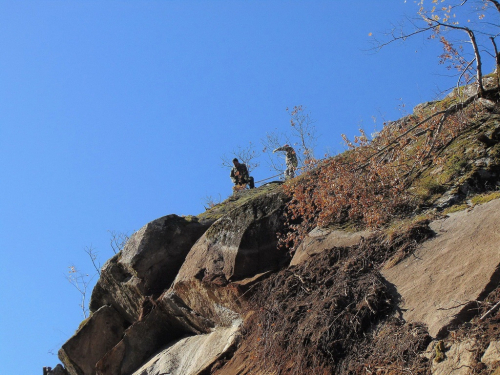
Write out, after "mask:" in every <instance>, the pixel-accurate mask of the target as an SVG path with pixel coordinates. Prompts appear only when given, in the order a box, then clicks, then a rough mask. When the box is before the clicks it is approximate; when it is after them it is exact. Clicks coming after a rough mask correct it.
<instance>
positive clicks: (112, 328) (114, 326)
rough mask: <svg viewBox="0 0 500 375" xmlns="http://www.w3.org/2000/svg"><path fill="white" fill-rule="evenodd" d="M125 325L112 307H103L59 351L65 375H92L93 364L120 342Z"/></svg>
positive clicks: (93, 371) (93, 372)
mask: <svg viewBox="0 0 500 375" xmlns="http://www.w3.org/2000/svg"><path fill="white" fill-rule="evenodd" d="M127 325H128V324H127V322H126V320H125V319H124V318H123V317H122V316H121V315H120V314H119V313H118V312H117V311H116V310H115V309H114V308H113V307H110V306H103V307H101V308H100V309H99V310H97V311H96V312H95V313H93V314H92V315H91V316H90V318H89V319H88V320H87V321H85V322H84V323H82V326H81V327H80V329H79V330H78V331H77V332H76V333H75V335H74V336H73V337H71V338H70V339H69V340H68V341H67V342H66V343H65V344H64V345H63V346H62V348H61V349H60V350H59V359H60V360H61V362H62V363H64V366H65V367H66V370H67V371H68V373H69V374H70V375H94V374H95V373H96V370H95V365H96V363H97V362H98V361H99V360H100V359H101V358H102V357H103V356H104V355H105V354H106V353H107V352H108V351H109V350H110V349H111V348H113V347H114V346H115V345H116V344H117V343H118V342H119V341H120V340H121V339H122V336H123V333H124V332H125V329H126V328H127Z"/></svg>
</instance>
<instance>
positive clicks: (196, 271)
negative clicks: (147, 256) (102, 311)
mask: <svg viewBox="0 0 500 375" xmlns="http://www.w3.org/2000/svg"><path fill="white" fill-rule="evenodd" d="M254 190H257V189H254ZM257 193H258V192H257ZM286 199H287V198H286V196H285V194H284V193H283V192H282V190H281V189H274V190H271V191H269V192H266V193H263V194H260V195H256V196H255V197H253V199H251V200H248V201H247V202H246V203H244V204H242V205H240V206H238V207H236V208H234V209H233V210H232V211H231V212H229V213H227V214H226V215H224V216H223V217H221V218H220V219H218V220H217V221H216V222H215V223H214V224H213V225H212V226H211V227H210V228H209V229H208V230H207V231H206V232H205V234H203V236H202V237H201V238H200V239H199V241H198V242H197V243H196V244H195V245H194V246H193V248H192V249H191V251H190V252H189V254H188V256H187V257H186V261H185V262H184V264H183V265H182V267H181V269H180V270H179V273H178V275H177V277H176V279H175V281H174V283H173V285H172V288H171V291H173V293H175V295H177V296H178V297H179V298H180V299H182V300H183V301H184V303H185V304H186V305H187V306H188V307H189V308H190V309H192V310H194V311H195V312H197V313H199V314H200V315H202V316H204V317H205V318H207V319H211V320H212V321H213V322H214V324H215V325H223V326H229V325H232V324H233V323H234V321H235V320H237V319H238V314H237V312H238V311H239V310H240V307H241V301H240V298H239V297H240V295H241V291H242V289H241V287H240V285H238V283H236V282H237V281H240V280H243V279H246V278H250V277H253V276H255V275H257V274H260V273H264V272H266V271H270V270H276V269H278V268H279V267H280V266H281V265H283V264H286V263H288V262H289V258H288V257H287V255H286V253H285V252H284V251H280V250H278V249H277V241H278V240H277V235H276V234H277V232H279V231H280V230H281V229H282V228H283V221H284V216H283V210H284V207H285V203H286ZM162 298H163V296H162V297H161V298H160V299H162Z"/></svg>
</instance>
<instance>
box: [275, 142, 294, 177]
mask: <svg viewBox="0 0 500 375" xmlns="http://www.w3.org/2000/svg"><path fill="white" fill-rule="evenodd" d="M279 151H282V152H286V158H285V163H286V170H285V180H289V179H290V178H294V177H295V170H296V169H297V166H298V165H299V162H298V160H297V155H296V154H295V150H294V149H293V147H291V146H289V145H284V146H281V147H278V148H277V149H276V150H274V151H273V153H275V152H279Z"/></svg>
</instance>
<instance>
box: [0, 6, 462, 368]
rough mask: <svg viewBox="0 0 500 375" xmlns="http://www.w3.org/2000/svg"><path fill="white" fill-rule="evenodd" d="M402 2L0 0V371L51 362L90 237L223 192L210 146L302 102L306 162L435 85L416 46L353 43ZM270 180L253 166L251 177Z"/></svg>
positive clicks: (430, 52) (384, 23)
mask: <svg viewBox="0 0 500 375" xmlns="http://www.w3.org/2000/svg"><path fill="white" fill-rule="evenodd" d="M413 7H414V4H413V2H412V1H411V2H408V3H405V2H404V1H403V0H378V1H373V0H361V1H356V2H352V1H340V0H339V1H334V0H330V1H312V0H311V1H275V0H265V1H251V0H245V1H243V0H230V1H229V0H228V1H223V0H214V1H186V0H184V1H168V0H162V1H147V0H146V1H139V0H137V1H103V0H98V1H97V0H96V1H94V0H85V1H83V0H78V1H76V0H61V1H54V0H32V1H27V0H10V1H6V0H0V175H1V176H2V185H1V192H0V249H1V250H0V251H1V258H0V363H1V364H2V373H5V374H16V373H17V374H38V373H41V371H42V367H43V366H52V367H53V366H55V365H56V364H57V363H58V359H57V357H56V356H55V355H54V354H52V353H51V352H53V353H57V350H58V349H59V348H60V346H61V345H62V344H63V343H64V342H65V341H66V340H67V339H68V338H69V337H70V336H71V335H72V334H73V333H74V332H75V330H76V329H77V327H78V324H79V322H80V321H81V320H82V316H81V311H80V309H79V307H78V303H79V294H78V292H77V291H76V290H74V289H73V287H72V286H71V285H70V284H69V283H68V282H67V281H66V279H65V276H66V274H67V271H68V267H69V266H70V265H71V264H75V265H76V266H78V267H80V268H81V269H83V270H86V272H89V273H90V272H91V271H92V267H91V264H90V262H89V259H88V258H87V256H86V254H85V253H84V251H83V250H84V248H85V247H86V246H90V245H92V246H93V247H95V248H96V250H97V251H98V252H99V254H100V256H101V261H102V262H104V261H105V260H106V259H107V258H109V257H110V256H111V254H112V252H111V249H110V247H109V238H110V236H109V233H108V230H115V231H118V232H128V233H130V232H132V231H133V230H137V229H139V228H140V227H141V226H143V225H144V224H146V223H147V222H149V221H151V220H153V219H156V218H158V217H161V216H163V215H167V214H171V213H176V214H179V215H187V214H198V213H200V212H202V211H203V204H204V198H205V197H206V196H212V197H214V198H216V199H218V198H219V196H220V198H221V199H224V198H226V197H227V196H228V195H229V194H230V193H231V181H230V179H229V171H228V170H226V169H223V168H222V167H221V160H220V158H221V156H222V155H223V154H230V153H231V151H232V150H233V149H234V148H235V147H236V146H238V145H241V146H246V145H247V144H248V142H253V143H254V144H257V145H259V142H260V139H262V138H263V137H264V136H265V134H266V132H268V131H271V130H273V129H275V128H278V129H281V130H283V131H285V130H288V120H289V118H288V115H287V112H286V111H285V109H286V107H293V106H294V105H299V104H300V105H303V106H305V107H307V109H308V111H309V112H310V115H311V117H312V118H313V119H314V120H315V121H316V123H315V125H316V128H317V132H318V135H319V142H318V146H317V149H316V155H317V156H320V155H321V154H323V153H324V152H325V151H326V150H330V151H331V152H338V151H340V150H342V144H341V138H340V134H341V133H347V134H348V135H349V136H353V135H355V134H357V128H358V127H359V126H360V125H361V126H363V127H364V128H365V129H366V130H367V131H368V133H370V132H372V131H373V130H375V129H376V128H378V129H380V127H381V126H382V122H383V121H384V119H385V120H395V119H397V118H398V117H400V116H401V112H400V110H399V108H398V107H399V106H400V105H401V104H405V105H406V106H407V108H409V109H408V111H409V112H411V108H412V107H413V106H414V105H416V104H418V103H420V102H423V101H428V100H431V99H433V98H434V97H435V94H436V93H437V92H438V91H439V89H444V88H446V87H448V86H450V85H452V84H453V82H451V81H450V79H448V78H446V77H444V76H442V75H440V74H441V73H443V70H441V68H440V67H439V66H438V65H437V61H438V59H437V57H436V55H437V54H438V53H439V52H440V49H439V46H437V45H435V44H433V43H432V42H425V39H422V38H417V39H415V40H412V41H410V42H409V43H407V44H397V45H396V44H395V45H392V46H390V47H389V48H387V49H384V50H382V51H381V52H379V53H372V52H368V51H367V50H369V49H370V47H371V44H370V37H369V36H368V34H369V33H371V32H372V33H374V34H376V33H378V32H381V31H383V30H385V29H387V28H389V23H390V22H395V21H397V20H399V19H400V18H401V17H402V16H403V15H404V14H405V13H411V12H412V11H413V10H414V8H413ZM403 114H404V113H403ZM373 116H374V117H375V118H376V120H377V122H376V124H375V123H374V121H373V119H372V117H373ZM272 173H273V172H271V171H269V169H268V168H267V167H266V165H265V163H264V160H263V163H262V165H261V166H260V167H259V168H258V169H257V170H255V171H254V176H255V179H256V180H259V179H262V178H265V177H268V176H270V175H272Z"/></svg>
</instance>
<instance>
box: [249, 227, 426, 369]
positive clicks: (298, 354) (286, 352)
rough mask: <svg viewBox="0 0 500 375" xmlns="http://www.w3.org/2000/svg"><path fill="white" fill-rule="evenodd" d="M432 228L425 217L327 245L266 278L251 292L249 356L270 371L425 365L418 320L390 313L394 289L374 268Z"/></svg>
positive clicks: (400, 367)
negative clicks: (412, 322)
mask: <svg viewBox="0 0 500 375" xmlns="http://www.w3.org/2000/svg"><path fill="white" fill-rule="evenodd" d="M431 235H432V231H431V230H430V229H429V227H428V222H426V221H423V222H419V223H416V224H414V225H413V226H412V227H411V228H409V229H407V230H405V232H404V233H399V234H397V235H393V236H392V238H390V239H388V238H387V237H386V236H383V235H378V236H373V237H371V238H369V239H366V240H364V241H362V243H361V244H360V245H358V246H353V247H343V248H332V249H330V250H328V251H325V252H323V253H321V254H318V255H316V256H313V257H312V258H310V259H309V261H307V262H305V263H303V264H301V265H299V266H295V267H290V268H288V269H286V270H283V271H281V272H280V273H278V274H276V275H273V276H272V277H270V278H269V279H267V280H265V281H264V282H263V283H262V284H261V285H260V286H259V288H258V290H257V291H256V292H255V293H254V294H253V297H252V299H251V303H252V306H253V309H254V310H255V311H257V313H256V314H254V316H253V318H252V319H251V323H249V324H247V330H248V331H247V340H250V341H253V344H252V345H250V347H251V349H248V350H251V352H252V353H251V356H250V358H253V359H255V360H256V361H255V362H258V363H259V364H260V366H261V367H262V368H265V369H267V371H268V372H269V373H275V374H330V373H335V374H358V373H359V374H360V373H363V374H364V373H366V369H369V368H371V369H372V370H371V371H373V370H376V371H375V372H376V373H387V374H389V373H394V374H396V373H398V372H397V371H399V370H402V369H403V368H408V366H411V367H413V369H414V370H417V371H414V372H413V373H422V374H423V373H425V371H426V368H427V366H426V364H425V363H423V361H424V360H422V359H421V358H420V357H419V356H418V352H420V351H422V350H423V349H425V346H426V344H427V343H428V340H429V336H428V334H427V332H426V331H425V329H424V328H423V327H421V326H418V325H416V326H409V325H406V324H404V323H403V322H402V321H401V320H399V319H397V318H390V316H392V315H394V314H393V313H394V312H395V308H396V302H397V296H395V295H394V293H393V292H392V291H391V290H390V289H391V286H390V285H388V284H387V282H386V281H385V280H384V279H383V277H382V276H381V274H380V272H379V269H380V267H381V266H382V265H383V264H384V262H386V261H387V260H388V259H389V258H390V257H391V256H392V255H393V254H395V253H396V252H398V251H400V250H401V248H402V247H404V248H405V252H406V251H407V249H408V246H409V245H408V244H410V243H411V244H413V243H418V242H421V241H422V240H424V239H426V238H428V237H429V236H431ZM375 328H377V329H375ZM381 369H384V370H387V371H389V372H387V371H385V372H383V371H381ZM394 369H397V371H396V370H394ZM418 369H420V370H418ZM393 370H394V371H396V372H390V371H393ZM254 371H255V369H254ZM400 373H403V372H400Z"/></svg>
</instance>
